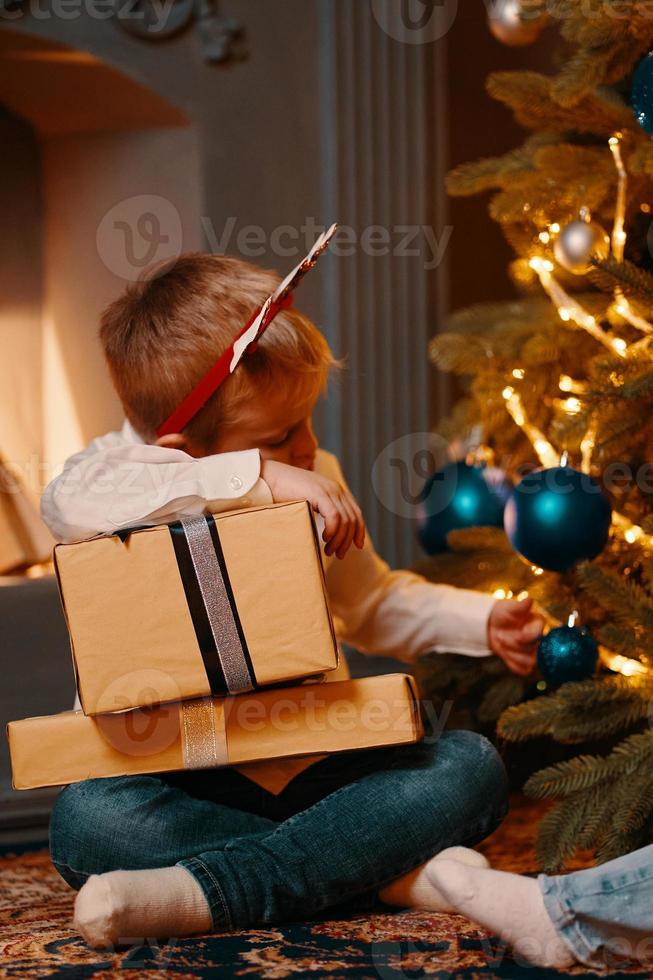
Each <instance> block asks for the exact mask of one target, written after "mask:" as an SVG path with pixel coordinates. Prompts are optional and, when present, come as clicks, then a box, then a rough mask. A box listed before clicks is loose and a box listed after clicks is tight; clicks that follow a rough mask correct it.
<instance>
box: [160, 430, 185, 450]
mask: <svg viewBox="0 0 653 980" xmlns="http://www.w3.org/2000/svg"><path fill="white" fill-rule="evenodd" d="M154 445H155V446H163V448H164V449H183V451H184V452H188V439H187V438H186V436H185V435H183V433H181V432H170V433H169V434H168V435H167V436H160V438H159V439H157V441H156V442H155V443H154Z"/></svg>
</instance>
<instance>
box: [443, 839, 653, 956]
mask: <svg viewBox="0 0 653 980" xmlns="http://www.w3.org/2000/svg"><path fill="white" fill-rule="evenodd" d="M429 876H430V878H431V879H432V880H433V883H434V884H435V885H436V887H437V888H438V889H439V890H440V891H442V892H443V894H444V895H445V896H446V897H447V898H448V900H449V901H450V902H451V904H452V906H453V907H454V908H455V910H456V911H457V912H461V913H462V914H463V915H466V916H468V918H470V919H473V920H474V921H475V922H478V923H479V924H480V925H482V926H484V927H485V928H487V929H489V930H490V931H491V932H494V933H496V934H498V935H499V936H500V937H501V938H502V939H504V940H505V941H506V942H508V943H509V945H511V946H512V947H513V948H514V949H515V950H516V951H517V952H518V953H520V954H521V955H523V956H524V957H525V958H526V959H528V960H530V961H531V962H532V963H535V964H537V965H539V966H547V967H557V968H562V967H566V966H570V965H571V964H572V963H574V962H577V961H578V962H581V963H584V964H586V965H587V966H590V967H593V968H604V967H606V966H609V965H610V963H609V960H610V957H617V958H619V957H622V958H624V957H625V958H627V959H633V960H641V961H645V960H652V959H653V845H649V846H648V847H644V848H641V849H640V850H638V851H633V852H632V853H631V854H626V855H624V856H623V857H620V858H616V859H615V860H614V861H609V862H608V863H607V864H602V865H599V866H598V867H596V868H588V869H586V870H584V871H575V872H573V873H572V874H568V875H555V876H551V877H550V876H548V875H539V876H538V878H537V879H534V878H526V877H523V876H522V875H515V874H507V873H506V872H503V871H488V870H483V869H480V870H479V869H476V868H469V867H467V868H466V867H463V866H462V865H460V864H457V863H455V862H449V861H442V862H440V863H439V864H434V865H433V866H432V867H431V868H430V870H429Z"/></svg>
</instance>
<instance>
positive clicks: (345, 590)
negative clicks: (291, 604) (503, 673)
mask: <svg viewBox="0 0 653 980" xmlns="http://www.w3.org/2000/svg"><path fill="white" fill-rule="evenodd" d="M322 456H323V458H326V463H327V468H331V467H333V469H334V472H333V475H332V478H333V479H338V480H339V481H340V482H341V483H343V485H345V481H344V477H343V475H342V472H341V470H340V466H339V464H338V462H337V460H336V458H335V457H334V456H331V455H330V454H326V453H325V454H322ZM336 468H337V475H336ZM324 472H325V473H326V469H325V470H324ZM330 475H331V474H330ZM326 579H327V588H328V593H329V600H330V603H331V608H332V610H333V614H334V616H335V617H336V619H337V622H338V634H339V638H340V639H341V640H342V641H343V642H345V643H348V644H350V645H351V646H353V647H355V648H356V649H357V650H360V651H361V652H363V653H372V654H379V655H385V656H388V657H395V658H396V659H397V660H402V661H405V662H411V661H414V660H416V659H417V658H418V657H419V656H420V655H421V654H423V653H426V652H427V651H429V650H436V651H438V652H449V651H450V652H452V653H462V654H467V655H468V656H472V657H483V656H488V655H489V654H490V653H491V652H492V651H491V650H490V648H489V646H488V632H487V631H488V617H489V615H490V610H491V609H492V607H493V606H494V604H495V602H496V599H495V598H494V596H491V595H487V594H485V593H482V592H476V591H472V590H470V589H457V588H454V587H453V586H451V585H439V584H437V585H436V584H433V583H431V582H427V581H426V580H425V579H424V578H422V577H421V576H419V575H416V574H414V573H412V572H408V571H391V569H390V567H389V565H388V564H387V563H386V562H385V561H383V559H382V558H381V557H380V556H379V555H378V554H377V553H376V551H375V549H374V545H373V544H372V542H371V541H370V538H369V534H368V535H367V536H366V539H365V545H364V547H363V549H362V550H360V551H359V550H358V549H357V548H350V549H349V551H348V552H347V554H346V555H345V557H344V558H343V559H342V560H341V561H339V560H331V561H330V562H329V563H328V564H327V568H326Z"/></svg>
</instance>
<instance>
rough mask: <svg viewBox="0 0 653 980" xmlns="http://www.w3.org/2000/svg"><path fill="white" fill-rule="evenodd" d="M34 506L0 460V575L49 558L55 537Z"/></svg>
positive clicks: (29, 496)
mask: <svg viewBox="0 0 653 980" xmlns="http://www.w3.org/2000/svg"><path fill="white" fill-rule="evenodd" d="M37 506H38V505H35V503H34V500H33V499H32V494H30V493H29V492H28V490H27V488H26V487H25V486H24V485H22V484H21V483H20V481H19V480H18V478H17V477H16V476H15V475H14V474H13V473H12V472H10V471H9V469H8V468H7V466H6V465H5V464H4V463H3V462H2V459H0V575H5V574H7V573H8V572H13V571H17V570H19V569H22V568H27V567H28V566H29V565H36V564H38V563H40V562H45V561H49V560H50V556H51V555H52V548H53V547H54V540H53V538H52V537H51V535H50V532H49V531H48V529H47V528H46V526H45V524H44V523H43V521H42V520H41V518H40V517H39V513H38V509H37Z"/></svg>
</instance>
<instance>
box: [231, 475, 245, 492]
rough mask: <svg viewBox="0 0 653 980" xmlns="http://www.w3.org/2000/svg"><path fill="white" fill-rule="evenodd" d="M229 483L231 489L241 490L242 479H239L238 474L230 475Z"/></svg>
mask: <svg viewBox="0 0 653 980" xmlns="http://www.w3.org/2000/svg"><path fill="white" fill-rule="evenodd" d="M229 484H230V486H231V489H232V490H242V487H243V481H242V480H241V479H240V477H239V476H232V477H231V479H230V480H229Z"/></svg>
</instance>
